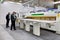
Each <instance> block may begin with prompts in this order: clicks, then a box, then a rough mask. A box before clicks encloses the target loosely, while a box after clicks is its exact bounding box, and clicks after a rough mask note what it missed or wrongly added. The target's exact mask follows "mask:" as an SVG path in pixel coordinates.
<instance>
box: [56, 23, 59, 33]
mask: <svg viewBox="0 0 60 40" xmlns="http://www.w3.org/2000/svg"><path fill="white" fill-rule="evenodd" d="M56 33H57V34H60V23H59V22H58V23H56Z"/></svg>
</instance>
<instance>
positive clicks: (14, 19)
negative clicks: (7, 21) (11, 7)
mask: <svg viewBox="0 0 60 40" xmlns="http://www.w3.org/2000/svg"><path fill="white" fill-rule="evenodd" d="M15 14H16V12H13V13H12V14H11V30H12V28H14V30H16V27H15V21H16V15H15Z"/></svg>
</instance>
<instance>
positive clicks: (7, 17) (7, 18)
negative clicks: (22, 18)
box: [6, 12, 10, 28]
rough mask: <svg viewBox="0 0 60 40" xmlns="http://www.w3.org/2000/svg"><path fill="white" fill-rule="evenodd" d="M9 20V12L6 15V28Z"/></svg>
mask: <svg viewBox="0 0 60 40" xmlns="http://www.w3.org/2000/svg"><path fill="white" fill-rule="evenodd" d="M9 21H10V12H9V13H8V14H7V15H6V28H8V27H9Z"/></svg>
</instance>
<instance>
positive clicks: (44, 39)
mask: <svg viewBox="0 0 60 40" xmlns="http://www.w3.org/2000/svg"><path fill="white" fill-rule="evenodd" d="M1 26H2V27H3V28H4V29H5V30H6V31H7V32H8V33H9V34H10V35H11V36H12V37H13V38H14V39H15V40H60V35H57V34H56V33H53V32H51V31H47V30H42V29H41V36H40V37H37V36H35V35H33V34H32V33H29V32H26V31H25V30H21V29H19V27H16V28H17V30H15V31H14V30H12V31H11V30H10V28H5V25H1Z"/></svg>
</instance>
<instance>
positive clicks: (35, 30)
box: [33, 23, 40, 36]
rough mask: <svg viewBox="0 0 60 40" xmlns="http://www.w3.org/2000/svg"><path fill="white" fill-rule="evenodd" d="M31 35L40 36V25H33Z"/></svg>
mask: <svg viewBox="0 0 60 40" xmlns="http://www.w3.org/2000/svg"><path fill="white" fill-rule="evenodd" d="M33 34H34V35H37V36H40V24H39V23H33Z"/></svg>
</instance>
